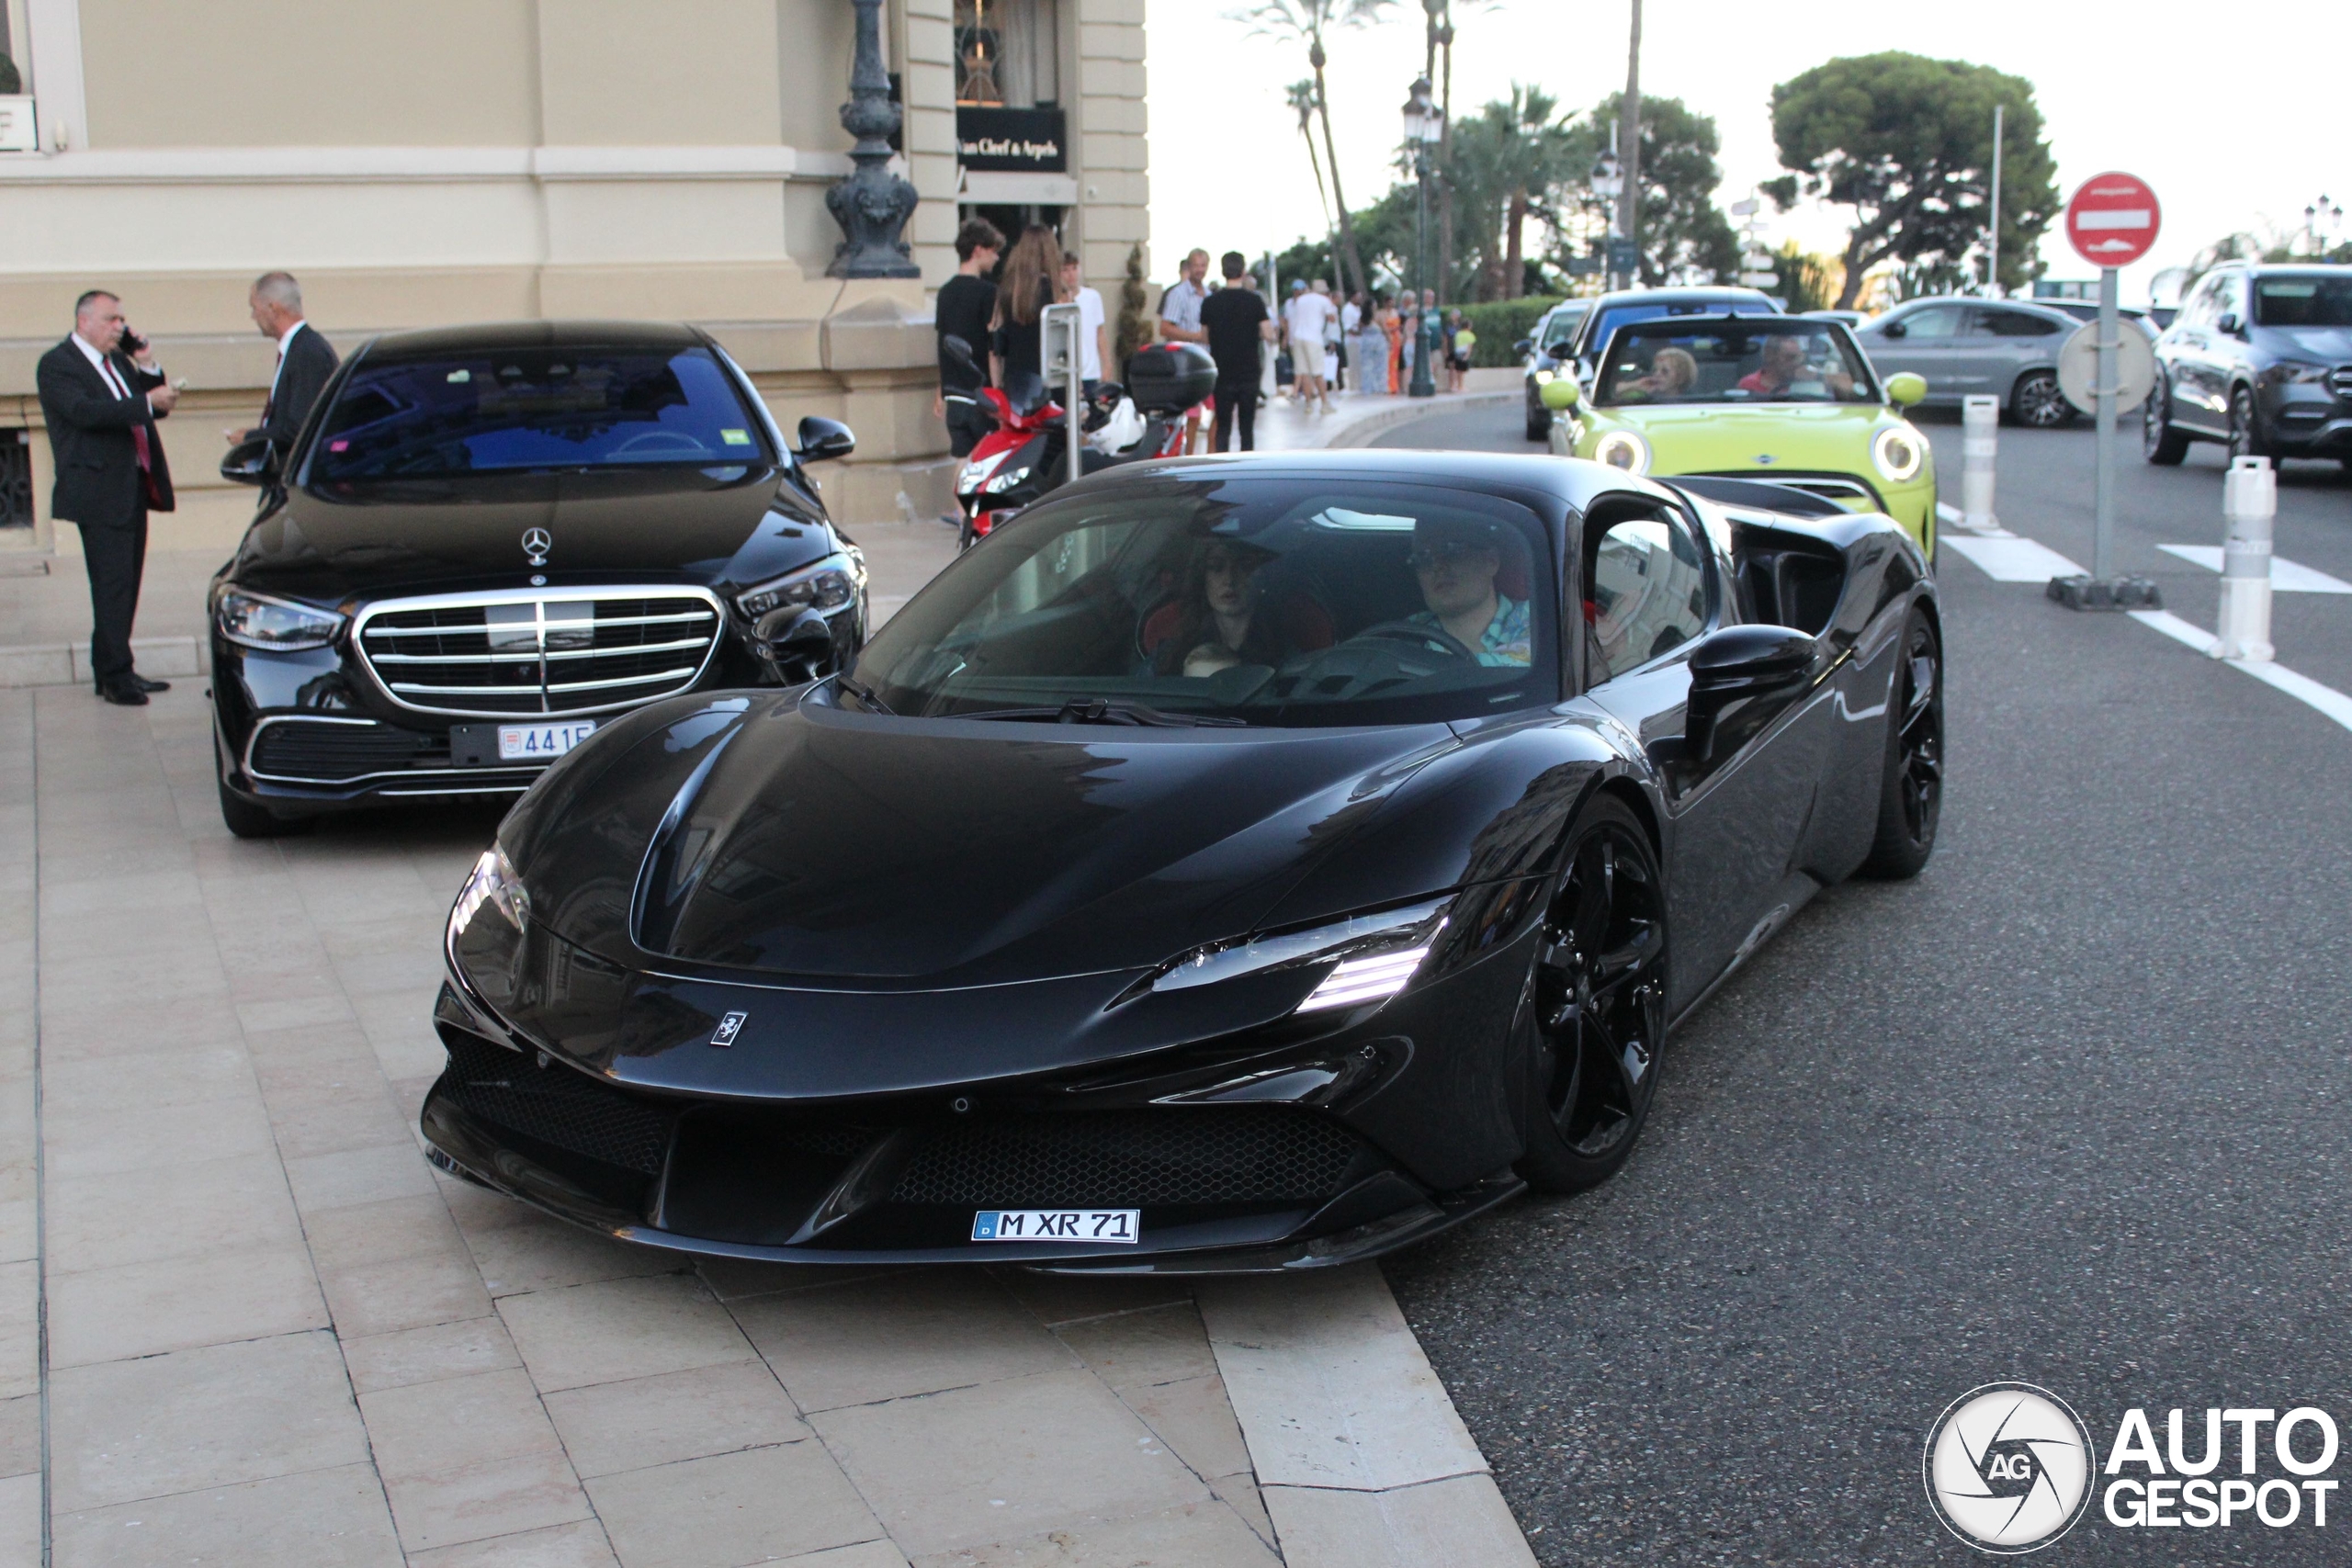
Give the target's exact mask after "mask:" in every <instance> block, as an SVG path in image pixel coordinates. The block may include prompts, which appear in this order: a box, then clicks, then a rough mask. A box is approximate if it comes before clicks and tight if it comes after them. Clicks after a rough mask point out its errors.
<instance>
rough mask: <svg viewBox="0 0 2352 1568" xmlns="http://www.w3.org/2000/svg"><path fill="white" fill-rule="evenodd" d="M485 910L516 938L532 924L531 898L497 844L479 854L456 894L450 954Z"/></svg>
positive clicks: (513, 867) (450, 917) (452, 916)
mask: <svg viewBox="0 0 2352 1568" xmlns="http://www.w3.org/2000/svg"><path fill="white" fill-rule="evenodd" d="M484 909H488V910H490V911H491V913H492V914H493V915H495V916H496V917H497V918H499V919H502V920H503V921H505V922H506V924H508V925H510V926H512V927H513V928H514V929H515V935H516V936H520V935H522V934H523V932H524V931H526V930H527V929H528V928H529V926H530V924H531V896H530V895H529V894H528V893H526V892H525V891H524V890H523V879H522V877H521V876H519V875H517V874H515V863H514V862H512V861H510V860H508V859H507V858H506V851H505V850H504V848H503V847H502V846H500V845H497V844H492V845H491V846H490V848H488V849H486V850H484V851H482V852H481V859H480V860H478V861H476V862H474V868H473V870H472V871H471V872H470V873H469V874H468V875H467V877H466V885H465V886H463V887H461V888H459V889H458V901H457V902H456V903H455V904H453V905H451V906H450V907H449V946H450V949H451V950H452V951H453V952H454V951H455V950H456V948H457V945H458V942H459V940H460V939H462V938H463V937H464V936H465V934H466V932H467V931H469V930H471V929H472V927H473V923H474V919H475V918H476V917H477V916H479V915H481V912H482V911H483V910H484Z"/></svg>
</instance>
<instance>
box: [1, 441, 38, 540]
mask: <svg viewBox="0 0 2352 1568" xmlns="http://www.w3.org/2000/svg"><path fill="white" fill-rule="evenodd" d="M32 525H33V448H32V436H31V434H29V433H28V432H26V431H22V430H0V528H29V527H31V526H32Z"/></svg>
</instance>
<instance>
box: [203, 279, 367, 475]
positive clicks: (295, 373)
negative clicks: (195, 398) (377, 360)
mask: <svg viewBox="0 0 2352 1568" xmlns="http://www.w3.org/2000/svg"><path fill="white" fill-rule="evenodd" d="M245 309H246V310H248V311H250V312H251V313H252V315H253V319H254V326H256V327H259V328H260V329H261V335H262V336H264V337H266V338H273V339H275V340H276V341H277V368H276V369H274V370H272V371H271V372H270V376H269V397H268V399H267V400H266V401H264V402H263V404H262V406H261V423H259V424H256V425H254V427H253V428H252V429H250V430H232V431H227V432H225V433H224V434H227V436H228V437H229V445H230V446H242V445H243V443H245V442H248V441H251V440H253V439H254V437H256V436H259V437H260V438H261V439H263V440H265V441H266V442H268V443H269V444H270V446H273V447H275V448H277V456H278V457H285V456H286V454H288V452H291V451H292V450H294V437H296V436H297V435H300V434H301V433H302V422H303V421H304V420H305V419H308V418H309V417H310V415H311V404H312V403H315V402H317V401H318V400H319V394H320V393H321V392H323V391H325V390H326V388H327V381H328V379H329V378H332V377H333V376H334V370H335V367H336V366H338V365H340V364H342V363H343V361H342V359H341V358H340V357H338V356H337V355H336V354H335V351H334V344H331V343H329V342H327V340H326V339H324V338H322V337H321V336H320V335H319V333H318V329H317V328H315V327H313V326H311V323H310V322H309V321H305V320H303V319H302V286H301V285H300V284H299V283H297V282H295V281H294V275H293V274H292V273H290V272H265V273H263V274H262V275H261V276H259V277H256V278H254V286H253V288H252V289H251V290H249V291H248V292H247V294H246V295H245Z"/></svg>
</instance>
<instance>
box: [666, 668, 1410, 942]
mask: <svg viewBox="0 0 2352 1568" xmlns="http://www.w3.org/2000/svg"><path fill="white" fill-rule="evenodd" d="M1453 745H1454V741H1453V736H1452V733H1451V731H1449V730H1448V729H1446V728H1444V727H1443V726H1439V725H1432V726H1426V727H1414V728H1386V729H1364V730H1323V731H1298V730H1246V729H1125V728H1110V727H1103V726H1075V725H1045V724H1032V723H998V722H988V721H972V720H963V721H925V720H910V719H903V718H886V717H879V716H868V715H863V714H854V713H848V712H844V711H842V710H841V709H838V708H834V707H831V706H830V705H825V704H823V703H821V702H817V701H809V702H802V703H797V704H796V703H785V704H775V705H753V706H752V709H751V711H750V712H749V713H748V714H747V715H746V716H745V717H744V718H743V719H742V720H741V722H740V723H739V724H737V725H736V726H734V727H733V728H731V729H730V730H729V731H728V732H727V733H725V734H724V735H721V736H719V737H718V738H717V739H716V740H715V741H714V743H713V744H712V745H711V746H710V748H709V750H708V751H707V754H706V755H704V756H703V758H702V760H701V761H699V762H698V763H696V764H695V769H694V771H693V773H691V775H689V776H688V777H687V778H686V779H685V780H684V782H683V783H682V784H680V786H679V787H678V789H677V791H676V794H675V795H674V797H673V800H672V802H671V805H670V807H669V809H668V812H667V814H666V817H665V819H664V825H663V827H662V829H660V830H658V831H657V832H656V834H655V835H654V838H653V841H652V843H651V845H650V849H649V851H648V852H647V854H646V857H645V860H644V862H643V864H642V866H641V868H640V870H639V875H638V881H637V889H638V891H637V894H636V897H635V905H636V908H635V913H634V927H635V929H634V932H633V934H634V938H635V943H636V945H637V946H638V947H639V948H640V949H641V950H644V951H648V952H650V953H656V954H662V955H665V956H667V957H669V958H671V959H673V960H680V961H684V962H686V963H690V964H709V965H714V966H718V967H723V968H728V969H737V970H749V971H755V972H763V973H769V974H775V975H789V976H807V977H809V978H811V979H822V978H831V979H834V980H840V979H848V978H867V979H874V980H880V981H899V982H906V981H921V982H922V983H926V984H938V985H984V984H992V983H998V982H1002V981H1009V980H1028V979H1038V978H1044V977H1048V976H1059V975H1077V974H1085V973H1091V972H1096V971H1102V970H1109V969H1119V968H1128V967H1142V966H1148V965H1152V964H1159V963H1162V962H1164V961H1166V960H1168V959H1170V958H1172V957H1175V956H1176V955H1177V954H1178V953H1180V952H1182V950H1183V949H1184V948H1186V947H1188V946H1190V945H1193V944H1195V943H1197V942H1202V941H1204V940H1208V939H1211V938H1216V937H1221V936H1227V935H1238V934H1241V933H1243V932H1246V931H1249V930H1250V929H1251V928H1252V926H1253V925H1254V924H1256V923H1257V922H1258V921H1259V920H1261V919H1262V918H1263V917H1264V916H1265V914H1266V913H1267V911H1269V910H1270V909H1272V908H1273V907H1274V905H1275V904H1276V902H1277V901H1278V900H1279V899H1280V898H1281V897H1282V896H1283V893H1284V892H1286V891H1287V890H1289V889H1291V888H1292V887H1294V886H1295V885H1296V884H1297V883H1298V882H1299V880H1300V879H1301V878H1302V877H1303V876H1305V875H1306V874H1307V872H1308V871H1309V870H1310V869H1311V868H1312V867H1313V866H1314V865H1315V864H1316V863H1317V862H1318V861H1319V860H1320V859H1322V858H1323V857H1325V856H1327V855H1329V852H1331V850H1332V849H1333V848H1334V847H1335V846H1336V845H1338V844H1339V843H1340V841H1342V840H1345V839H1347V838H1349V837H1350V836H1351V834H1352V833H1353V832H1354V831H1355V830H1356V829H1359V828H1360V827H1361V826H1363V824H1364V823H1366V822H1368V821H1369V820H1370V819H1371V818H1372V817H1373V816H1374V815H1375V814H1376V813H1377V812H1378V811H1379V810H1380V808H1381V807H1382V805H1383V803H1384V801H1385V799H1386V797H1387V796H1388V795H1389V794H1390V792H1391V790H1392V788H1393V786H1394V784H1396V783H1397V781H1399V780H1401V779H1402V778H1404V777H1406V776H1407V775H1408V774H1409V773H1411V772H1412V771H1413V769H1414V767H1415V766H1416V765H1417V764H1418V762H1419V761H1426V760H1427V759H1428V758H1430V757H1432V756H1435V755H1438V754H1440V753H1441V752H1442V751H1444V750H1450V749H1451V748H1452V747H1453ZM1418 891H1422V890H1420V889H1410V890H1408V892H1418Z"/></svg>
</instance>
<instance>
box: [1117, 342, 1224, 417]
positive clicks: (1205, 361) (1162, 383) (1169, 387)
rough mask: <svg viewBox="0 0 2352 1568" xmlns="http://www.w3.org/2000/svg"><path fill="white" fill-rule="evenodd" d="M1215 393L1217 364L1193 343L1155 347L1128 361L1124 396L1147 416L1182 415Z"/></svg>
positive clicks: (1157, 344) (1142, 350) (1141, 349)
mask: <svg viewBox="0 0 2352 1568" xmlns="http://www.w3.org/2000/svg"><path fill="white" fill-rule="evenodd" d="M1215 390H1216V360H1214V359H1212V358H1210V357H1209V351H1208V350H1207V349H1205V348H1203V347H1202V346H1201V345H1200V344H1196V343H1156V344H1150V345H1149V346H1148V347H1145V348H1140V349H1137V350H1136V353H1135V355H1134V357H1132V358H1131V359H1129V360H1128V361H1127V396H1129V397H1131V398H1133V399H1134V400H1136V408H1138V409H1141V410H1142V411H1143V412H1146V413H1181V412H1183V411H1184V410H1186V409H1188V408H1191V407H1192V406H1193V404H1194V403H1197V402H1199V401H1200V400H1202V399H1204V398H1205V397H1207V396H1208V395H1209V394H1210V393H1211V392H1213V391H1215Z"/></svg>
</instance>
